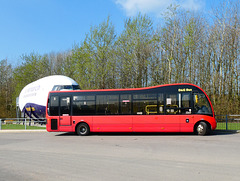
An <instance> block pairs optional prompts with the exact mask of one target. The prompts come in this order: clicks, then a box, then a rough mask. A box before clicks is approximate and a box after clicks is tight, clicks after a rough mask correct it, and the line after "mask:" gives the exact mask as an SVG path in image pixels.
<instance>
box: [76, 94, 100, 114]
mask: <svg viewBox="0 0 240 181" xmlns="http://www.w3.org/2000/svg"><path fill="white" fill-rule="evenodd" d="M72 109H73V110H72V111H73V115H74V116H77V115H92V114H93V115H94V114H95V96H73V103H72Z"/></svg>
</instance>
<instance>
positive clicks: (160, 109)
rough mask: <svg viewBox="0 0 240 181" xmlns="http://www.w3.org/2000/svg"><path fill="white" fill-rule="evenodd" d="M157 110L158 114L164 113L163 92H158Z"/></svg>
mask: <svg viewBox="0 0 240 181" xmlns="http://www.w3.org/2000/svg"><path fill="white" fill-rule="evenodd" d="M158 107H159V109H158V111H159V113H160V114H164V94H163V93H160V94H158Z"/></svg>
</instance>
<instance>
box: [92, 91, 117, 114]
mask: <svg viewBox="0 0 240 181" xmlns="http://www.w3.org/2000/svg"><path fill="white" fill-rule="evenodd" d="M96 108H97V114H99V115H103V114H105V115H108V114H109V115H111V114H119V112H118V110H119V95H97V96H96Z"/></svg>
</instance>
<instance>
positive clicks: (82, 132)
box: [76, 123, 90, 136]
mask: <svg viewBox="0 0 240 181" xmlns="http://www.w3.org/2000/svg"><path fill="white" fill-rule="evenodd" d="M76 133H77V135H79V136H87V135H89V133H90V128H89V126H88V124H87V123H80V124H79V125H78V126H77V129H76Z"/></svg>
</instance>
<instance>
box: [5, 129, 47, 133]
mask: <svg viewBox="0 0 240 181" xmlns="http://www.w3.org/2000/svg"><path fill="white" fill-rule="evenodd" d="M29 132H47V130H46V129H27V130H25V129H23V130H21V129H2V130H0V133H29Z"/></svg>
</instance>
